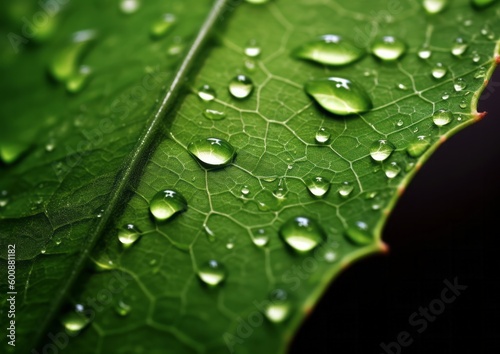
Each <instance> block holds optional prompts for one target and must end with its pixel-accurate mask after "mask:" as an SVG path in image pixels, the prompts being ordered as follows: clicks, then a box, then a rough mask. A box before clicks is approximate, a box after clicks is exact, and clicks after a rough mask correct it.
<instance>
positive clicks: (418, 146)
mask: <svg viewBox="0 0 500 354" xmlns="http://www.w3.org/2000/svg"><path fill="white" fill-rule="evenodd" d="M430 145H431V142H430V139H429V138H428V137H426V136H425V135H419V136H417V137H416V139H414V140H413V141H412V142H411V143H410V144H409V145H408V147H407V148H406V151H407V152H408V155H410V156H411V157H419V156H421V155H422V154H423V153H424V152H426V151H427V149H428V148H429V146H430Z"/></svg>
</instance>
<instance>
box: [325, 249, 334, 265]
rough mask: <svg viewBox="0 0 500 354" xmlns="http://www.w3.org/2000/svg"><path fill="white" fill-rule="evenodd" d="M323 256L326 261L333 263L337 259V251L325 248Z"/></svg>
mask: <svg viewBox="0 0 500 354" xmlns="http://www.w3.org/2000/svg"><path fill="white" fill-rule="evenodd" d="M323 258H324V259H325V261H327V262H328V263H333V262H335V261H336V260H337V253H335V251H333V250H327V251H325V253H324V255H323Z"/></svg>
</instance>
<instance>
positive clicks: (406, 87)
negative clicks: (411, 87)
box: [396, 84, 408, 91]
mask: <svg viewBox="0 0 500 354" xmlns="http://www.w3.org/2000/svg"><path fill="white" fill-rule="evenodd" d="M396 87H397V88H398V89H400V90H401V91H406V90H408V86H406V85H405V84H397V85H396Z"/></svg>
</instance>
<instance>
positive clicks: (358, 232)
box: [345, 221, 373, 245]
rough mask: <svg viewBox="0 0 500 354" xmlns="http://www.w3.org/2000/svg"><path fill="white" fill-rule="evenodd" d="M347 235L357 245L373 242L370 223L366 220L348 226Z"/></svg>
mask: <svg viewBox="0 0 500 354" xmlns="http://www.w3.org/2000/svg"><path fill="white" fill-rule="evenodd" d="M345 236H346V237H347V239H348V240H349V241H351V242H352V243H354V244H357V245H368V244H370V243H372V242H373V237H372V235H371V234H370V232H369V229H368V225H367V224H366V223H365V222H364V221H357V222H355V223H354V225H352V226H350V227H348V228H347V230H346V232H345Z"/></svg>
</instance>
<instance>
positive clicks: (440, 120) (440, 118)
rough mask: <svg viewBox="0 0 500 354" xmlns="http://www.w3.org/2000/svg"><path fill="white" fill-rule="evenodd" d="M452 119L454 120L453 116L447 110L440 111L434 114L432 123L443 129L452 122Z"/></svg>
mask: <svg viewBox="0 0 500 354" xmlns="http://www.w3.org/2000/svg"><path fill="white" fill-rule="evenodd" d="M452 119H453V114H452V113H451V112H450V111H448V110H446V109H440V110H438V111H436V112H434V114H433V115H432V121H433V122H434V124H435V125H437V126H438V127H443V126H445V125H447V124H449V123H450V122H451V121H452Z"/></svg>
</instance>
